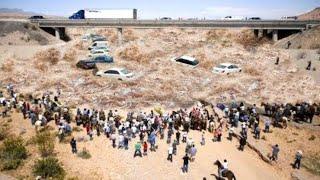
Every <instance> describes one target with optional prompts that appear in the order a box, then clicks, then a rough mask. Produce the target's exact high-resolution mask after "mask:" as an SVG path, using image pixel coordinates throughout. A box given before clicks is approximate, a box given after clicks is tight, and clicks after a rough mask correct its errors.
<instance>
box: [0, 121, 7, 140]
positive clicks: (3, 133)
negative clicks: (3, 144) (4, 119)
mask: <svg viewBox="0 0 320 180" xmlns="http://www.w3.org/2000/svg"><path fill="white" fill-rule="evenodd" d="M8 135H9V128H8V127H7V126H3V125H2V124H0V141H2V140H4V139H6V138H7V137H8Z"/></svg>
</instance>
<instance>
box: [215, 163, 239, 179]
mask: <svg viewBox="0 0 320 180" xmlns="http://www.w3.org/2000/svg"><path fill="white" fill-rule="evenodd" d="M214 165H217V166H218V175H219V176H218V179H222V180H223V179H224V178H222V177H226V178H227V179H228V180H236V176H235V175H234V174H233V172H232V171H230V170H225V171H224V172H223V173H222V177H220V170H221V168H222V164H221V162H220V161H219V160H216V162H215V163H214Z"/></svg>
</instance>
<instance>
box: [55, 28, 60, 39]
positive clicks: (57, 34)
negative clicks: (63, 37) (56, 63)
mask: <svg viewBox="0 0 320 180" xmlns="http://www.w3.org/2000/svg"><path fill="white" fill-rule="evenodd" d="M54 31H55V37H56V38H57V39H60V29H59V28H54Z"/></svg>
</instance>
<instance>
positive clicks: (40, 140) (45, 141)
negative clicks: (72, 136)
mask: <svg viewBox="0 0 320 180" xmlns="http://www.w3.org/2000/svg"><path fill="white" fill-rule="evenodd" d="M54 138H55V137H54V135H53V134H51V133H50V132H49V131H43V132H40V133H38V134H37V135H36V138H35V142H36V144H37V146H38V149H39V151H40V154H41V156H42V157H47V156H50V155H52V154H53V151H54Z"/></svg>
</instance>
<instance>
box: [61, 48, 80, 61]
mask: <svg viewBox="0 0 320 180" xmlns="http://www.w3.org/2000/svg"><path fill="white" fill-rule="evenodd" d="M76 55H77V52H76V51H75V50H74V49H69V50H67V51H66V53H64V56H63V59H64V60H65V61H69V62H73V61H75V60H76Z"/></svg>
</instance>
